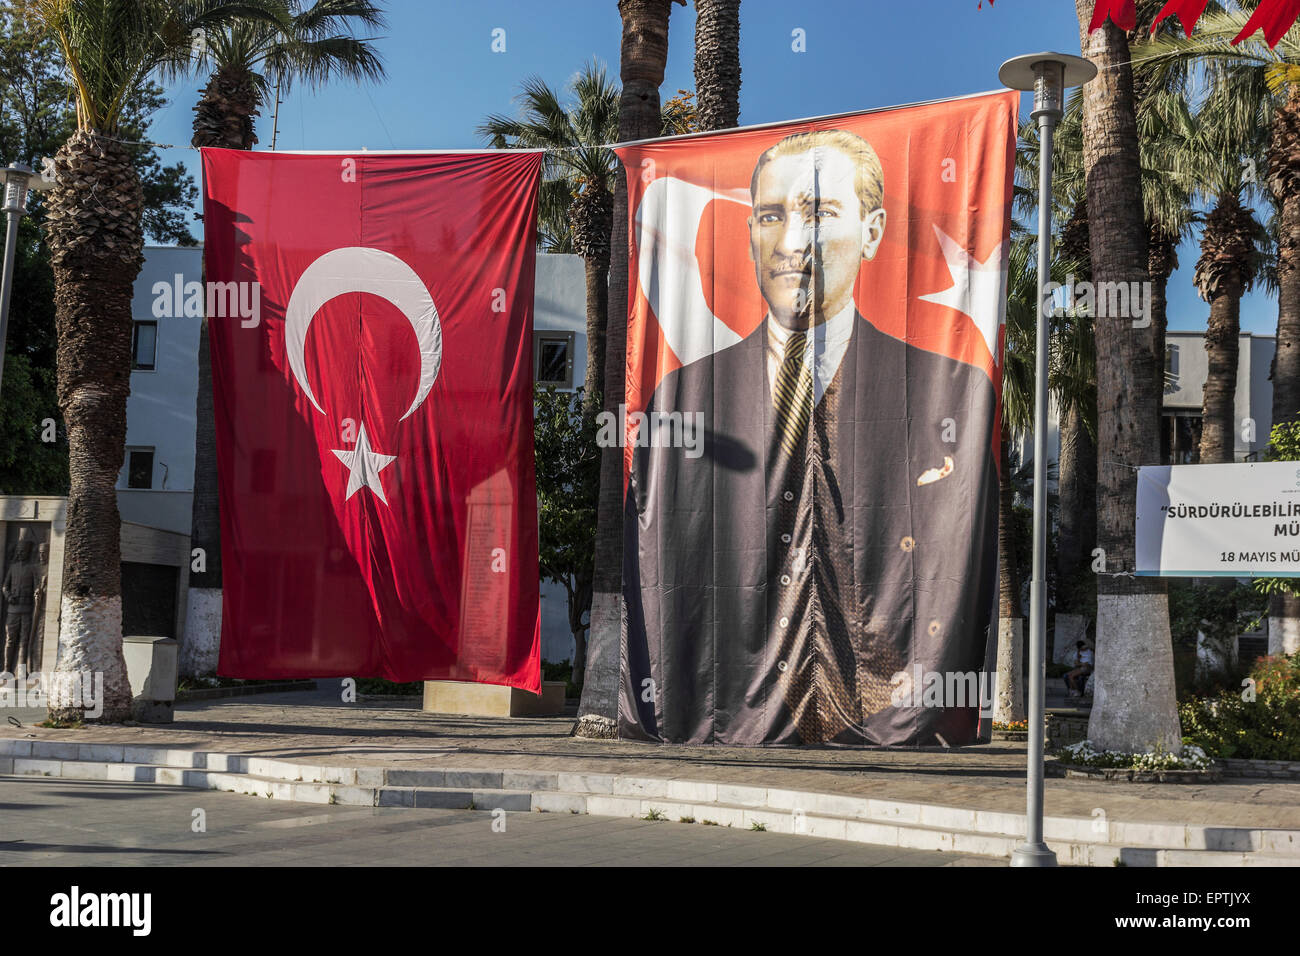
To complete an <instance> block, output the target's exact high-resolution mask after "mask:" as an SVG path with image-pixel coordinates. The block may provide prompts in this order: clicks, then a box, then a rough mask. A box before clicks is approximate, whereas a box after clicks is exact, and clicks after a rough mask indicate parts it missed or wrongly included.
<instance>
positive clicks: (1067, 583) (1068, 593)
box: [1048, 395, 1097, 660]
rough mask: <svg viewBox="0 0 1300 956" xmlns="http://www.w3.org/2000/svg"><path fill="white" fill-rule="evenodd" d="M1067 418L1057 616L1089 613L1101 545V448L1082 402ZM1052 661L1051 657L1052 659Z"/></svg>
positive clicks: (1060, 465)
mask: <svg viewBox="0 0 1300 956" xmlns="http://www.w3.org/2000/svg"><path fill="white" fill-rule="evenodd" d="M1085 400H1086V401H1089V402H1091V403H1095V402H1096V396H1095V395H1089V396H1086V398H1083V399H1080V400H1079V401H1076V402H1073V403H1071V404H1070V406H1069V407H1068V408H1067V409H1066V410H1065V412H1064V414H1063V415H1062V417H1061V454H1060V457H1059V459H1058V460H1057V487H1058V489H1059V495H1060V497H1059V499H1058V502H1059V509H1060V510H1059V530H1058V534H1057V539H1056V612H1057V613H1058V614H1087V615H1089V616H1090V611H1091V608H1089V607H1088V606H1087V605H1086V604H1085V603H1084V596H1085V595H1088V594H1090V593H1091V588H1090V587H1089V583H1090V582H1088V581H1087V580H1086V577H1087V575H1089V574H1090V573H1091V571H1090V567H1091V564H1092V549H1093V548H1094V547H1096V541H1097V445H1096V443H1095V442H1094V441H1093V439H1092V436H1091V435H1089V434H1088V428H1087V426H1086V425H1085V424H1084V414H1085V410H1084V409H1083V408H1082V407H1081V405H1080V401H1085ZM1048 659H1049V660H1050V659H1051V657H1050V655H1049V657H1048Z"/></svg>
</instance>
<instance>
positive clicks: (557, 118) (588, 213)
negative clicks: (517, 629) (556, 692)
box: [478, 60, 622, 682]
mask: <svg viewBox="0 0 1300 956" xmlns="http://www.w3.org/2000/svg"><path fill="white" fill-rule="evenodd" d="M569 92H570V94H571V95H572V102H571V104H570V105H565V104H564V103H563V102H562V101H561V97H560V96H559V94H557V93H556V92H555V91H554V90H552V89H551V88H550V87H549V86H547V85H546V83H545V82H544V81H543V80H542V79H541V78H540V77H535V76H534V77H530V78H528V79H527V80H525V81H524V83H523V86H522V90H521V92H520V94H519V96H518V98H517V99H518V102H519V106H520V115H519V116H518V117H510V116H503V115H500V114H493V115H491V116H489V117H488V118H487V119H486V120H485V121H484V122H483V123H482V125H480V126H479V128H478V133H479V135H480V136H484V137H486V138H487V139H488V140H489V141H490V142H491V144H492V145H493V146H494V147H497V148H504V147H514V148H517V149H539V148H540V149H547V150H550V152H548V153H547V154H546V158H545V160H544V162H543V167H542V188H541V196H540V202H539V207H540V208H539V222H540V226H541V229H540V232H541V235H542V247H543V248H544V249H546V250H547V251H548V252H576V253H577V254H578V255H580V256H582V261H583V264H584V265H585V267H586V279H587V377H586V382H585V384H584V386H583V388H584V392H583V394H584V395H585V407H586V409H587V413H588V414H589V415H590V414H594V413H595V412H596V411H597V410H599V408H600V394H601V389H602V387H603V386H604V382H605V327H606V325H607V324H608V322H609V252H610V234H611V233H612V231H613V228H614V185H615V182H614V180H615V178H616V176H618V174H619V173H620V172H621V171H622V166H621V165H620V164H619V162H618V157H617V156H615V155H614V154H613V153H612V152H611V151H610V150H608V149H606V148H605V145H606V144H608V143H612V142H614V141H615V140H616V139H618V100H619V91H618V87H617V86H615V85H614V84H613V83H612V82H610V80H609V79H608V78H607V77H606V74H605V68H604V67H603V66H601V65H600V64H599V63H598V62H596V61H595V60H593V61H592V62H591V63H588V64H586V65H585V66H584V67H583V68H582V70H581V71H580V72H579V73H578V75H577V76H576V77H575V78H574V79H573V81H572V82H571V83H570V85H569ZM574 680H575V681H578V682H581V675H579V674H576V673H575V675H574Z"/></svg>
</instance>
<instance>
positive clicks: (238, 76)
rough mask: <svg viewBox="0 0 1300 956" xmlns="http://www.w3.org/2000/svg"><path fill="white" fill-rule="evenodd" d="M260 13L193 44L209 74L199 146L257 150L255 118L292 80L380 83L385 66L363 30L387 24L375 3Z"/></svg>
mask: <svg viewBox="0 0 1300 956" xmlns="http://www.w3.org/2000/svg"><path fill="white" fill-rule="evenodd" d="M263 3H264V4H265V12H264V13H263V15H261V16H256V17H246V18H243V19H239V20H235V21H233V22H230V23H227V24H226V25H224V26H223V27H222V28H220V29H217V30H211V31H206V32H205V33H204V34H202V35H201V40H200V41H199V42H197V43H196V52H197V54H198V58H199V62H200V64H207V65H211V66H212V67H213V70H212V75H211V76H210V77H209V78H208V82H207V85H205V86H204V87H203V93H202V95H201V96H200V97H199V102H198V105H197V106H195V107H194V136H193V138H192V139H191V140H190V142H191V144H192V145H194V146H219V147H223V148H225V149H252V148H253V144H255V143H256V142H257V136H256V135H255V133H254V129H253V123H254V121H253V117H255V116H257V115H258V110H259V108H260V107H261V106H262V104H263V103H265V102H266V100H267V99H268V97H269V96H271V95H278V94H279V93H280V92H288V91H289V89H290V88H291V87H292V85H293V83H295V82H303V83H306V84H307V85H308V86H309V87H311V88H316V87H319V86H323V85H324V84H326V83H328V82H329V81H330V80H334V79H344V80H353V81H361V80H379V79H382V78H383V76H384V67H383V63H382V62H381V61H380V59H379V55H378V54H377V53H376V52H375V49H374V45H373V40H370V39H363V38H360V37H358V36H356V32H357V31H358V30H360V29H363V28H364V29H367V30H374V29H380V28H382V27H383V26H384V15H383V13H382V11H381V10H380V8H379V7H378V6H376V5H375V4H374V3H372V2H370V0H316V2H315V3H313V4H312V5H311V6H310V7H304V5H303V4H302V3H301V2H299V0H263Z"/></svg>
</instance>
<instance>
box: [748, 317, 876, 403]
mask: <svg viewBox="0 0 1300 956" xmlns="http://www.w3.org/2000/svg"><path fill="white" fill-rule="evenodd" d="M857 313H858V310H857V306H856V304H855V303H854V302H853V300H852V299H850V300H849V304H848V305H846V306H845V307H844V308H843V309H841V310H840V311H839V312H837V313H836V314H835V315H834V316H832V317H831V318H830V319H828V320H826V321H825V322H821V323H819V324H817V325H814V326H813V328H812V333H813V334H812V335H810V336H809V337H808V344H807V345H806V346H805V349H804V364H806V365H811V366H813V367H814V368H815V369H816V370H817V374H816V376H815V377H814V379H813V402H814V404H815V403H817V402H820V401H821V400H822V396H823V395H825V394H826V389H827V388H829V387H830V384H831V382H832V380H834V378H835V373H836V372H838V371H839V368H840V363H841V362H842V361H844V353H845V352H846V351H848V347H849V339H850V337H852V335H853V322H854V320H855V319H856V318H857ZM767 330H768V342H769V345H770V346H771V347H773V348H775V350H776V353H777V355H778V356H784V355H785V343H786V342H787V341H788V340H789V338H790V331H791V330H790V329H787V328H786V327H785V326H784V325H782V324H781V323H780V322H777V321H775V320H774V319H773V318H772V316H771V313H769V314H768V316H767Z"/></svg>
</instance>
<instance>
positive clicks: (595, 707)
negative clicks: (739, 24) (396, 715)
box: [577, 0, 685, 737]
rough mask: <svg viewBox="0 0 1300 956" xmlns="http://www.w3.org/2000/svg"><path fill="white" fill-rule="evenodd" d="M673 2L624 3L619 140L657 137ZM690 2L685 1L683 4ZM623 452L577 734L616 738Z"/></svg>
mask: <svg viewBox="0 0 1300 956" xmlns="http://www.w3.org/2000/svg"><path fill="white" fill-rule="evenodd" d="M673 2H674V0H619V4H618V12H619V14H620V16H621V17H622V19H623V40H622V45H621V48H620V52H619V75H620V77H621V79H622V82H623V92H622V96H621V98H620V100H619V110H618V138H619V139H620V140H621V141H624V142H627V141H629V140H635V139H649V138H651V137H655V136H658V135H659V133H660V130H661V128H662V123H663V119H662V117H661V116H660V113H659V84H661V83H662V82H663V79H664V68H665V66H666V65H667V62H668V18H669V15H670V14H671V12H672V4H673ZM677 2H681V3H684V2H685V0H677ZM627 227H628V208H627V177H626V176H624V175H621V174H620V175H616V176H615V177H614V229H613V234H612V239H611V242H610V250H611V254H610V282H609V301H610V310H609V324H608V326H607V327H606V335H605V389H604V407H605V411H607V412H610V413H611V414H613V415H614V416H615V418H616V420H617V416H618V406H619V404H620V403H621V402H622V401H623V395H624V384H625V377H626V369H625V367H624V365H625V363H626V361H627V310H628V298H627V295H628V293H627V283H628V276H627V256H628V254H627V250H628V235H627ZM622 571H623V449H622V448H621V447H613V448H604V449H602V450H601V458H600V499H599V502H598V505H597V517H596V573H595V579H594V585H593V590H594V594H593V597H592V605H591V628H590V632H589V638H588V642H587V673H586V679H585V680H584V681H583V685H582V700H581V702H580V703H579V706H578V728H577V732H578V734H579V735H582V736H592V737H613V736H615V735H616V733H617V724H616V721H617V719H618V690H619V682H620V680H621V679H622V669H621V667H620V663H619V661H620V656H621V649H622V639H623V637H622V635H623V628H624V623H623V616H624V608H623V573H622Z"/></svg>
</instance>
